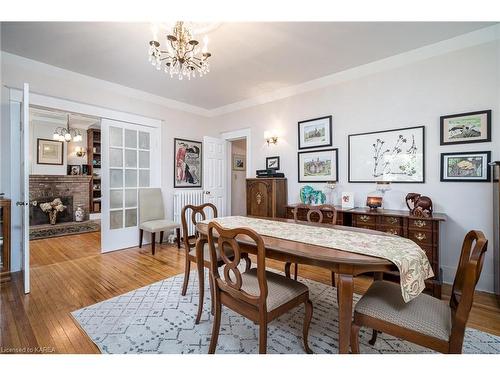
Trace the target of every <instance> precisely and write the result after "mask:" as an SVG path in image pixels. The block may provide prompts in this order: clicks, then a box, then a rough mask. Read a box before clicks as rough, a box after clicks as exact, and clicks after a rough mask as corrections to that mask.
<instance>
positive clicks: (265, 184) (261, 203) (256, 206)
mask: <svg viewBox="0 0 500 375" xmlns="http://www.w3.org/2000/svg"><path fill="white" fill-rule="evenodd" d="M287 191H288V188H287V179H286V178H247V215H249V216H260V217H285V214H286V209H285V206H286V204H287V200H288V198H287Z"/></svg>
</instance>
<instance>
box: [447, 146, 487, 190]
mask: <svg viewBox="0 0 500 375" xmlns="http://www.w3.org/2000/svg"><path fill="white" fill-rule="evenodd" d="M490 157H491V152H490V151H476V152H450V153H444V154H441V181H446V182H489V181H491V168H490V166H489V162H490Z"/></svg>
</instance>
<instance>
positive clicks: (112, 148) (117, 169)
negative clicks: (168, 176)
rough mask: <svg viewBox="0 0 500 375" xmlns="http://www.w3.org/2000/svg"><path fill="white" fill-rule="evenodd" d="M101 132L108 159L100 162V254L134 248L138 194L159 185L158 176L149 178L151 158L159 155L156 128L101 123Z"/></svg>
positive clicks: (136, 238)
mask: <svg viewBox="0 0 500 375" xmlns="http://www.w3.org/2000/svg"><path fill="white" fill-rule="evenodd" d="M101 132H102V136H103V137H102V138H103V139H102V142H103V145H102V146H103V150H106V151H107V153H106V152H105V153H104V154H103V155H104V156H106V155H107V156H108V157H107V158H106V157H105V158H104V159H103V160H102V161H101V164H102V179H103V180H102V185H103V192H104V194H105V195H104V196H103V197H102V201H103V215H102V223H101V227H102V229H103V232H102V247H103V252H104V251H110V250H116V249H121V248H125V247H132V246H137V245H138V221H137V220H138V209H139V208H138V191H139V189H140V188H146V187H159V186H160V178H159V174H157V175H156V176H155V178H151V166H152V164H153V163H152V162H151V155H152V154H154V155H159V141H158V140H159V137H155V136H154V135H155V134H156V133H158V134H159V129H157V128H148V127H145V126H140V125H133V124H128V123H121V122H117V121H111V120H103V122H102V129H101ZM153 139H155V140H156V141H155V142H153V141H152V140H153ZM155 149H156V150H155ZM157 159H158V160H157V163H158V164H159V158H157ZM158 170H159V168H158ZM106 193H107V194H106Z"/></svg>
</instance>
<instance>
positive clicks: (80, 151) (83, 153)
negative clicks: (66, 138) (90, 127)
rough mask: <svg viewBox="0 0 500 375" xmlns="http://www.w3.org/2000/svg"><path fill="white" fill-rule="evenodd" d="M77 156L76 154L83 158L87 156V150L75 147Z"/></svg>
mask: <svg viewBox="0 0 500 375" xmlns="http://www.w3.org/2000/svg"><path fill="white" fill-rule="evenodd" d="M75 154H76V156H78V157H79V158H81V157H82V156H85V154H86V152H85V149H84V148H83V147H81V146H78V147H75Z"/></svg>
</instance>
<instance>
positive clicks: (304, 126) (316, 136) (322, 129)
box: [299, 116, 332, 150]
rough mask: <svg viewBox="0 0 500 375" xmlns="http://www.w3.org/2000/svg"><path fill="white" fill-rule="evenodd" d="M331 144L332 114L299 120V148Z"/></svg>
mask: <svg viewBox="0 0 500 375" xmlns="http://www.w3.org/2000/svg"><path fill="white" fill-rule="evenodd" d="M331 145H332V116H326V117H319V118H315V119H312V120H305V121H300V122H299V150H304V149H307V148H315V147H326V146H331Z"/></svg>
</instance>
